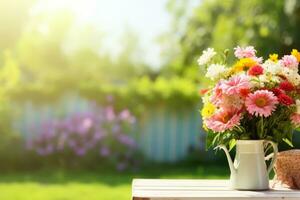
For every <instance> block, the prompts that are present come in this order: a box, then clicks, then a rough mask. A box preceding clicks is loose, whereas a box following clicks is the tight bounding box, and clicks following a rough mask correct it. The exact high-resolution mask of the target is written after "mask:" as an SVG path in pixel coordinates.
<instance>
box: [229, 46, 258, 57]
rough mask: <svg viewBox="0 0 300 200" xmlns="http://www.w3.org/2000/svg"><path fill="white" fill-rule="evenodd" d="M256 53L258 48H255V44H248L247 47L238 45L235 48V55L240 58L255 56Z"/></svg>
mask: <svg viewBox="0 0 300 200" xmlns="http://www.w3.org/2000/svg"><path fill="white" fill-rule="evenodd" d="M255 53H256V50H255V49H254V47H253V46H248V47H245V48H242V47H239V46H237V47H235V48H234V55H235V57H237V58H239V59H241V58H252V57H255Z"/></svg>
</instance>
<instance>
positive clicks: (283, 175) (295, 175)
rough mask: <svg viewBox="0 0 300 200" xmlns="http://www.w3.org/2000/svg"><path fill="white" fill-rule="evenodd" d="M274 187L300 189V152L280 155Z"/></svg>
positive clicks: (285, 152)
mask: <svg viewBox="0 0 300 200" xmlns="http://www.w3.org/2000/svg"><path fill="white" fill-rule="evenodd" d="M274 169H275V177H274V185H273V187H279V186H281V187H288V188H291V189H300V150H289V151H283V152H280V153H278V157H277V161H276V163H275V166H274Z"/></svg>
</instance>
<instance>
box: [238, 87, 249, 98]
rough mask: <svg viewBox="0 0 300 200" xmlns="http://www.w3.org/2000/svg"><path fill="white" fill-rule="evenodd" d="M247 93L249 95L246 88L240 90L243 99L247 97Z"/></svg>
mask: <svg viewBox="0 0 300 200" xmlns="http://www.w3.org/2000/svg"><path fill="white" fill-rule="evenodd" d="M249 93H250V89H248V88H243V89H241V90H240V94H241V95H242V96H243V97H247V96H248V94H249Z"/></svg>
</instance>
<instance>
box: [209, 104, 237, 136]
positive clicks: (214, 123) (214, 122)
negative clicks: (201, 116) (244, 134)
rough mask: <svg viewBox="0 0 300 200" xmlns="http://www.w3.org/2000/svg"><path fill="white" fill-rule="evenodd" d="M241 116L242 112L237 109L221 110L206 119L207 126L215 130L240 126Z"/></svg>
mask: <svg viewBox="0 0 300 200" xmlns="http://www.w3.org/2000/svg"><path fill="white" fill-rule="evenodd" d="M241 118H242V114H241V113H240V112H239V111H237V110H234V109H231V110H220V111H219V112H217V113H216V114H214V115H213V116H212V117H210V118H208V119H206V120H204V123H205V125H206V126H207V128H209V129H211V130H213V131H214V132H224V131H226V130H231V129H232V128H234V127H235V126H238V125H239V124H240V120H241Z"/></svg>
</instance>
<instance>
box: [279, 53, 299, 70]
mask: <svg viewBox="0 0 300 200" xmlns="http://www.w3.org/2000/svg"><path fill="white" fill-rule="evenodd" d="M279 63H280V65H282V66H284V67H288V68H297V67H298V61H297V58H296V57H295V56H293V55H285V56H283V58H281V60H279Z"/></svg>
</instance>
